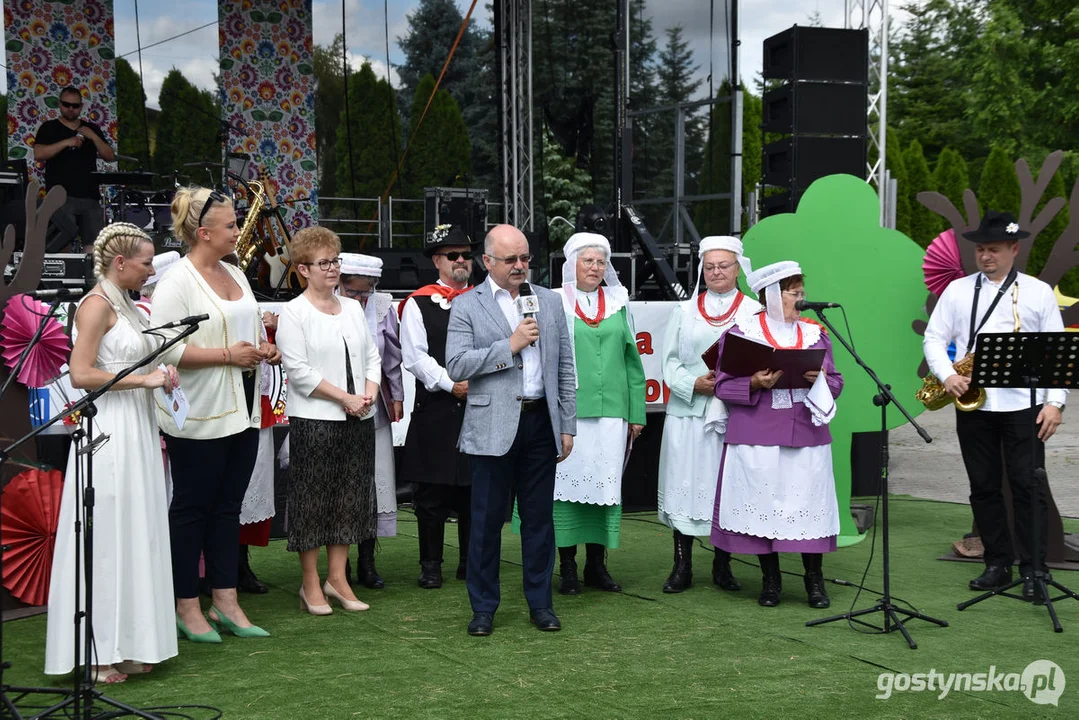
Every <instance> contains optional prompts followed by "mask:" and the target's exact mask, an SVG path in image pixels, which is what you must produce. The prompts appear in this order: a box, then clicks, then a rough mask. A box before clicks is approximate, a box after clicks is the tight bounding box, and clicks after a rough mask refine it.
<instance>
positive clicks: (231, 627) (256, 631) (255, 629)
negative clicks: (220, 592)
mask: <svg viewBox="0 0 1079 720" xmlns="http://www.w3.org/2000/svg"><path fill="white" fill-rule="evenodd" d="M210 612H212V613H214V614H215V615H217V619H216V620H215V619H213V618H212V617H210V613H209V612H208V613H206V620H207V621H208V622H209V623H210V626H211V627H213V628H214V629H215V630H218V631H219V632H228V633H232V634H233V635H235V636H236V637H239V638H258V637H270V633H268V632H266V631H265V630H263V629H262V628H260V627H259V626H258V625H252V626H251V627H240V626H239V625H237V624H236V623H234V622H232V621H231V620H229V619H228V617H227V616H226V615H225V613H223V612H221V611H220V610H218V609H217V608H216V607H211V608H210Z"/></svg>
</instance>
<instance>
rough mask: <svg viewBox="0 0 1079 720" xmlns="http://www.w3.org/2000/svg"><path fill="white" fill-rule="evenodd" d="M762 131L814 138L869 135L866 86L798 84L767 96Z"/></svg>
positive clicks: (817, 83) (786, 86)
mask: <svg viewBox="0 0 1079 720" xmlns="http://www.w3.org/2000/svg"><path fill="white" fill-rule="evenodd" d="M761 129H762V130H764V131H765V132H770V133H794V134H796V135H797V134H803V133H808V134H812V135H857V136H864V135H865V134H866V88H865V85H857V84H849V83H824V82H797V83H793V84H787V85H784V86H782V87H779V88H776V89H775V90H770V91H768V92H766V93H765V94H764V108H763V117H762V122H761Z"/></svg>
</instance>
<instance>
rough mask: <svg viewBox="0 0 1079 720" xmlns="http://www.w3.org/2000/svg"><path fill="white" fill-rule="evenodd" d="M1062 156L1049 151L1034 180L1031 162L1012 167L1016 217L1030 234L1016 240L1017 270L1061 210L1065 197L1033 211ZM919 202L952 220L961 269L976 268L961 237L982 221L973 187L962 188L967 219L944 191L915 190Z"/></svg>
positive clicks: (971, 252) (1024, 265) (971, 251)
mask: <svg viewBox="0 0 1079 720" xmlns="http://www.w3.org/2000/svg"><path fill="white" fill-rule="evenodd" d="M1063 160H1064V152H1063V151H1061V150H1057V151H1056V152H1053V153H1050V154H1049V155H1048V156H1047V157H1046V158H1045V162H1043V163H1042V167H1041V170H1040V171H1038V179H1037V180H1036V181H1035V180H1034V177H1033V176H1032V175H1031V172H1030V166H1029V165H1028V164H1027V161H1026V160H1017V161H1016V163H1015V171H1016V173H1017V174H1018V175H1019V192H1020V198H1021V199H1020V205H1019V217H1018V218H1017V219H1018V221H1019V227H1021V228H1023V229H1024V230H1026V231H1027V232H1029V233H1030V237H1028V238H1026V239H1025V240H1020V241H1019V254H1018V255H1017V256H1016V258H1015V269H1016V270H1019V271H1020V272H1024V271H1026V269H1027V260H1028V258H1029V257H1030V249H1031V248H1032V247H1034V241H1035V240H1037V239H1038V233H1040V232H1041V231H1042V230H1044V229H1045V228H1046V226H1047V225H1048V224H1049V223H1051V222H1052V221H1053V218H1055V217H1056V216H1057V213H1059V212H1060V210H1061V208H1063V207H1064V203H1065V201H1064V198H1060V197H1056V198H1052V199H1051V200H1049V202H1047V203H1046V204H1045V207H1043V208H1042V211H1041V212H1040V213H1038V216H1037V217H1034V211H1035V209H1037V207H1038V203H1039V202H1041V199H1042V196H1043V195H1044V194H1045V190H1046V188H1048V187H1049V181H1050V180H1051V179H1052V177H1053V175H1054V174H1055V173H1056V171H1057V169H1058V168H1059V167H1060V163H1061V162H1062V161H1063ZM1073 195H1074V193H1073ZM918 202H920V203H921V204H922V205H924V206H925V207H927V208H929V209H930V210H932V211H933V212H935V213H936V214H937V215H940V216H941V217H943V218H944V219H945V220H947V221H948V222H949V223H951V225H952V228H953V229H954V230H955V237H956V240H958V241H959V243H958V244H959V256H960V258H961V259H962V261H963V270H964V271H966V272H968V273H972V272H974V271H975V270H977V269H978V268H977V265H976V264H975V262H974V243H970V242H963V241H962V240H960V238H961V237H962V234H963V233H965V232H971V231H973V230H977V229H978V225H979V223H980V222H981V215H980V213H979V212H978V198H977V196H976V195H975V194H974V191H973V190H971V189H969V188H968V189H966V190H964V191H963V209H964V210H965V211H966V216H967V217H966V219H964V218H963V216H962V214H960V212H959V211H958V210H957V209H956V207H955V205H953V204H952V201H951V200H949V199H948V198H946V197H945V196H944V195H941V194H940V193H939V192H920V193H918ZM1062 237H1063V236H1062ZM1059 244H1060V241H1059V240H1058V241H1057V245H1059ZM1073 245H1074V243H1073ZM1069 247H1071V246H1069ZM1054 250H1055V246H1054ZM1051 264H1052V260H1050V262H1049V263H1047V264H1046V268H1045V269H1046V270H1049V268H1050V266H1051ZM1069 269H1070V267H1065V268H1064V269H1063V270H1062V271H1061V272H1060V276H1058V277H1057V281H1059V280H1060V277H1063V276H1064V273H1065V272H1067V270H1069ZM1042 275H1043V277H1042V278H1041V279H1042V280H1045V281H1046V282H1049V280H1048V279H1047V278H1046V277H1044V275H1045V272H1043V273H1042ZM1049 284H1050V285H1053V286H1054V287H1055V285H1056V282H1049Z"/></svg>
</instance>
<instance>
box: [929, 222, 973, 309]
mask: <svg viewBox="0 0 1079 720" xmlns="http://www.w3.org/2000/svg"><path fill="white" fill-rule="evenodd" d="M922 274H923V275H924V276H925V285H926V287H928V288H929V289H930V291H932V292H933V294H935V295H936V296H937V297H940V294H941V293H943V292H944V288H946V287H948V285H949V284H950V283H951V282H952V280H955V279H957V278H961V277H963V276H964V275H966V272H965V271H964V270H963V260H962V258H960V257H959V245H958V244H956V242H955V230H952V229H950V228H949V229H948V230H945V231H944V232H942V233H941V234H940V235H937V236H936V237H935V238H934V239H933V242H931V243H929V247H928V248H927V249H926V251H925V260H923V261H922Z"/></svg>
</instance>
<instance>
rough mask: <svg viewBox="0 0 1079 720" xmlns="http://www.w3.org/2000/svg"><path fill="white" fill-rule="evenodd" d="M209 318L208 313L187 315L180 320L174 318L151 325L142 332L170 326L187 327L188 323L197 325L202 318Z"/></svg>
mask: <svg viewBox="0 0 1079 720" xmlns="http://www.w3.org/2000/svg"><path fill="white" fill-rule="evenodd" d="M209 319H210V314H209V313H203V314H202V315H189V316H187V317H185V318H183V319H182V320H174V321H172V322H170V323H165V324H164V325H158V326H157V327H152V328H149V329H147V330H143V331H142V332H143V333H150V332H155V331H157V330H171V329H172V328H178V327H187V326H188V325H198V324H199V323H200V322H203V321H204V320H209Z"/></svg>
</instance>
